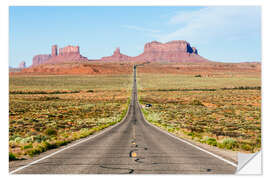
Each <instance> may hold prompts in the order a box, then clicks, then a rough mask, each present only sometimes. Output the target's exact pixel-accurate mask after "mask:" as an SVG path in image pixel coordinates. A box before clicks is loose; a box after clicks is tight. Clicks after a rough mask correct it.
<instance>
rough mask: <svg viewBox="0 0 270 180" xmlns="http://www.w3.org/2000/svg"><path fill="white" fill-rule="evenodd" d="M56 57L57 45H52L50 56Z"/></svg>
mask: <svg viewBox="0 0 270 180" xmlns="http://www.w3.org/2000/svg"><path fill="white" fill-rule="evenodd" d="M57 55H58V51H57V45H53V46H52V56H57Z"/></svg>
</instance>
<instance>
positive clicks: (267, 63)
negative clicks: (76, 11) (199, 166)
mask: <svg viewBox="0 0 270 180" xmlns="http://www.w3.org/2000/svg"><path fill="white" fill-rule="evenodd" d="M130 1H131V2H130ZM269 2H270V1H269V0H167V1H165V0H164V1H161V0H152V1H149V0H146V1H144V0H118V1H117V0H107V1H102V0H101V1H98V0H96V1H90V0H78V1H76V0H47V1H45V0H39V1H37V0H17V1H12V0H11V1H9V2H8V0H1V1H0V33H1V34H0V44H1V46H0V52H1V53H0V57H1V58H0V62H1V66H0V68H1V69H0V73H1V84H2V85H5V84H6V86H4V87H3V86H2V87H1V93H0V95H1V108H0V109H1V115H2V117H4V118H1V123H2V124H1V128H2V129H1V131H0V133H1V137H4V138H3V139H4V143H3V144H2V145H3V146H5V145H6V143H7V144H8V138H7V134H8V106H7V104H8V97H7V93H8V78H7V74H8V69H7V67H8V5H21V6H22V5H23V6H27V5H32V6H33V5H38V6H44V5H64V6H68V5H69V6H72V5H80V6H85V5H93V6H94V5H95V6H98V5H103V6H107V5H114V6H119V5H140V6H146V5H161V6H162V5H165V6H169V5H179V6H180V5H186V6H187V5H190V6H192V5H194V6H212V5H232V6H234V5H261V6H262V22H263V23H262V28H263V29H262V59H263V60H262V81H263V84H262V86H263V89H262V93H263V94H262V98H263V100H262V102H263V105H262V137H263V138H262V143H263V144H262V146H263V150H264V149H266V150H264V152H270V146H269V141H264V139H270V135H269V133H270V132H269V131H266V132H265V129H266V130H268V128H269V127H270V122H269V120H270V115H269V113H270V111H269V107H270V103H269V100H270V94H269V93H266V92H270V85H269V84H270V83H268V81H269V80H267V77H270V71H269V68H270V55H269V53H268V52H269V48H270V44H269V42H270V38H269V34H270V26H269V17H270V6H269ZM265 127H266V128H265ZM267 149H268V151H267ZM0 150H1V153H0V154H1V160H2V161H1V167H0V169H1V175H4V176H2V177H3V179H6V178H11V179H12V178H16V177H14V176H13V177H11V176H9V175H8V163H7V162H8V157H7V154H8V149H7V148H3V147H2V148H1V149H0ZM263 157H264V159H268V160H269V159H270V154H269V155H268V153H264V154H263ZM262 161H263V159H262ZM267 163H268V161H263V164H264V166H265V167H266V168H265V170H264V172H263V174H264V175H263V176H256V177H254V176H230V178H237V179H239V178H240V179H241V178H243V179H245V180H247V179H252V180H253V179H254V178H256V179H262V178H263V179H269V178H270V177H268V178H265V177H267V176H269V175H270V171H269V170H267V167H270V164H269V163H268V164H269V165H268V166H267V165H266V164H267ZM165 176H166V175H164V176H155V179H164V177H165ZM50 177H56V178H57V177H60V176H57V175H55V176H54V175H52V176H50ZM74 177H79V178H85V179H89V176H65V178H67V179H74ZM92 177H93V178H106V177H107V178H108V176H100V175H99V176H97V175H92ZM167 177H168V178H170V179H173V178H175V179H179V176H174V175H170V176H167ZM196 177H197V178H198V176H195V175H194V176H185V179H190V180H193V179H194V178H196ZM21 178H22V179H23V178H25V179H27V180H28V179H31V178H33V179H36V178H39V179H46V180H47V179H48V177H47V176H44V175H42V176H29V175H25V176H23V177H21V176H20V179H21ZM109 178H112V179H114V178H115V179H117V180H119V179H121V178H123V179H126V176H119V175H115V176H110V177H109ZM128 178H129V179H132V178H136V176H129V177H128ZM140 178H143V177H140ZM199 178H200V179H207V180H209V179H211V178H212V179H216V178H217V177H216V176H204V175H200V176H199ZM218 178H220V179H223V178H224V179H226V180H227V179H228V176H219V177H218Z"/></svg>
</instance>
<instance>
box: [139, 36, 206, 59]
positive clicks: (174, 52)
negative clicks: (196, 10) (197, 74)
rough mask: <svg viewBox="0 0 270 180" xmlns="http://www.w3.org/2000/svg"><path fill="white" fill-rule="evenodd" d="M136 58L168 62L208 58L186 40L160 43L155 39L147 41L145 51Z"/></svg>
mask: <svg viewBox="0 0 270 180" xmlns="http://www.w3.org/2000/svg"><path fill="white" fill-rule="evenodd" d="M134 59H135V60H141V61H168V62H207V61H208V60H207V59H205V58H203V57H201V56H199V55H198V51H197V49H196V48H195V47H191V46H190V44H189V43H188V42H186V41H181V40H178V41H170V42H167V43H160V42H157V41H153V42H150V43H146V44H145V46H144V52H143V53H142V54H140V55H139V56H137V57H134Z"/></svg>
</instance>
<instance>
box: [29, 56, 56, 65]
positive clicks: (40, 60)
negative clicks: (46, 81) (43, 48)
mask: <svg viewBox="0 0 270 180" xmlns="http://www.w3.org/2000/svg"><path fill="white" fill-rule="evenodd" d="M50 58H51V55H49V54H39V55H36V56H34V57H33V60H32V66H37V65H40V64H44V63H45V62H47V61H48V59H50Z"/></svg>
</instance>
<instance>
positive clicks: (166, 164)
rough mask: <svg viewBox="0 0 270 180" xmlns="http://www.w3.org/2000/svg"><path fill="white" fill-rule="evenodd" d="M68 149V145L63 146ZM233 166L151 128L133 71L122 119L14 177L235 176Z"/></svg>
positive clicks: (20, 170)
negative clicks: (88, 175)
mask: <svg viewBox="0 0 270 180" xmlns="http://www.w3.org/2000/svg"><path fill="white" fill-rule="evenodd" d="M67 147H68V146H67ZM235 171H236V167H235V166H233V165H231V164H229V163H228V162H225V161H224V160H221V159H219V158H217V157H214V156H213V155H211V154H209V153H206V152H204V151H202V150H200V149H198V148H196V147H194V146H192V145H190V144H187V143H185V142H182V141H181V140H179V139H177V138H174V137H172V136H170V135H168V134H166V133H164V132H162V131H161V130H159V129H158V128H155V127H153V126H152V125H150V124H149V123H148V122H146V121H145V120H144V118H143V115H142V112H141V110H140V105H139V103H138V102H137V86H136V67H135V70H134V83H133V90H132V101H131V103H130V106H129V110H128V112H127V115H126V117H125V119H124V120H122V121H121V122H120V123H118V124H117V125H115V126H114V127H112V128H109V129H107V130H105V131H104V132H101V133H100V134H99V135H97V136H95V137H93V138H89V139H87V140H85V141H83V142H81V143H78V144H76V145H74V146H72V147H68V148H66V149H65V150H62V151H61V152H58V153H55V154H54V155H51V156H49V157H45V158H42V159H41V160H39V161H37V162H33V163H32V164H28V165H26V166H24V167H21V168H20V169H17V170H16V171H13V172H11V173H14V174H149V173H150V174H234V173H235Z"/></svg>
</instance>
